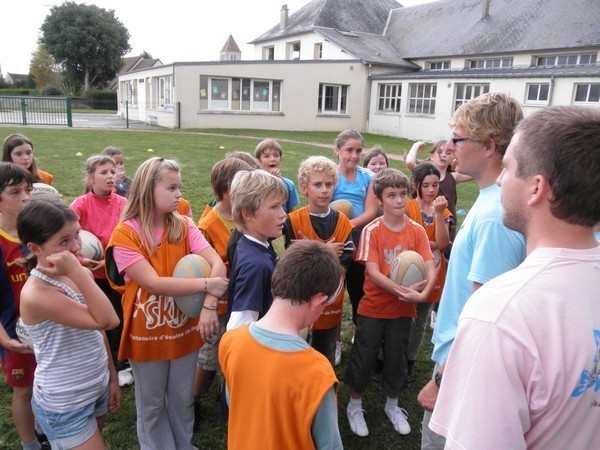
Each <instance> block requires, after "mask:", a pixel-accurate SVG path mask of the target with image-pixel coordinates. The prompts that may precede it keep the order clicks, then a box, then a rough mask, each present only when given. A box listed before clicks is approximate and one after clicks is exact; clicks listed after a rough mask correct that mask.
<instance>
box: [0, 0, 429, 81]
mask: <svg viewBox="0 0 600 450" xmlns="http://www.w3.org/2000/svg"><path fill="white" fill-rule="evenodd" d="M74 1H75V2H76V3H86V4H95V5H97V6H99V7H101V8H105V9H109V10H110V9H112V10H114V11H115V15H116V17H117V18H118V19H119V20H120V21H121V22H122V23H123V25H124V26H125V28H127V30H128V31H129V35H130V38H129V44H130V46H131V51H130V53H128V54H127V55H126V56H137V55H140V54H141V53H142V52H143V51H147V52H148V53H150V54H151V55H152V57H153V58H158V59H160V60H161V61H162V63H163V64H169V63H172V62H184V61H218V60H219V57H220V51H221V48H223V45H224V44H225V41H226V40H227V38H228V37H229V35H230V34H231V35H232V36H233V38H234V39H235V41H236V43H237V44H238V46H239V47H240V49H241V50H242V59H253V56H254V51H253V47H252V46H251V45H248V44H247V43H248V42H250V41H251V40H253V39H255V38H257V37H258V36H260V35H261V34H263V33H264V32H265V31H267V30H268V29H270V28H271V27H273V26H274V25H277V24H278V23H279V13H280V11H281V6H282V5H283V4H287V5H288V9H289V14H290V15H292V14H294V12H296V11H298V10H299V9H300V8H301V7H302V6H304V5H306V4H307V3H309V2H310V0H214V1H207V0H199V1H190V0H168V1H166V2H164V3H158V2H151V1H148V0H74ZM431 1H434V0H399V3H400V4H402V5H404V6H412V5H415V4H419V3H429V2H431ZM62 3H63V1H58V0H20V1H6V0H5V1H3V2H2V7H1V11H2V13H1V15H0V69H1V71H2V74H3V75H4V76H6V73H7V72H11V73H23V74H25V73H29V62H30V60H31V54H32V53H33V52H34V51H35V50H36V48H37V40H38V37H39V31H40V27H41V25H42V23H43V22H44V19H45V17H46V16H47V15H48V14H49V13H50V9H51V8H52V6H58V5H60V4H62ZM160 5H163V6H162V7H159V6H160ZM19 17H20V19H19Z"/></svg>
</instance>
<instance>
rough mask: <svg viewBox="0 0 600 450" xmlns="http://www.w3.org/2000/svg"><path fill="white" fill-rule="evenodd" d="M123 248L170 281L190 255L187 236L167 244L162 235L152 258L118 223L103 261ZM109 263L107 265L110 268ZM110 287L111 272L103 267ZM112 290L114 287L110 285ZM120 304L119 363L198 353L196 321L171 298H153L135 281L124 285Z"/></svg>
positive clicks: (133, 233) (136, 237)
mask: <svg viewBox="0 0 600 450" xmlns="http://www.w3.org/2000/svg"><path fill="white" fill-rule="evenodd" d="M114 246H117V247H123V248H127V249H130V250H133V251H135V252H137V253H140V254H141V255H144V258H145V259H146V260H147V261H148V262H149V263H150V265H151V266H152V267H153V268H154V270H156V273H157V274H158V275H159V276H161V277H170V276H172V274H173V270H174V269H175V266H176V265H177V262H178V261H179V260H180V259H181V258H183V257H184V256H185V255H187V254H189V253H190V248H189V244H188V238H187V232H186V235H185V236H184V238H183V239H182V240H181V242H179V243H177V244H171V243H169V241H167V238H166V233H163V238H162V242H161V243H160V245H158V246H157V248H156V253H155V254H154V255H149V254H148V253H147V252H146V251H145V250H144V248H143V246H142V239H141V237H140V235H139V234H138V233H137V232H136V231H135V230H133V228H131V227H130V226H129V225H127V224H125V223H123V222H121V223H119V224H118V225H117V227H116V228H115V231H114V232H113V234H112V237H111V239H110V242H109V243H108V248H107V255H106V258H107V261H108V260H109V259H110V258H111V255H112V247H114ZM111 264H112V262H108V264H107V266H110V265H111ZM107 274H108V277H109V280H110V281H111V284H113V283H114V272H112V271H111V270H110V268H109V267H107ZM113 286H114V284H113ZM121 302H122V304H123V334H122V336H121V345H120V348H119V360H125V359H127V358H131V359H133V360H134V361H138V362H148V361H158V360H171V359H177V358H181V357H182V356H185V355H187V354H188V353H190V352H192V351H195V350H198V349H199V348H200V347H201V346H202V344H203V342H202V339H201V338H200V333H199V332H198V318H192V317H188V316H186V315H185V314H183V313H182V312H181V311H180V310H179V308H177V305H175V302H174V301H173V297H171V296H166V295H158V296H157V295H153V294H150V293H149V292H146V291H144V290H143V289H142V287H141V286H140V285H139V284H138V283H137V282H136V281H135V280H128V281H127V282H126V283H125V291H124V293H123V298H122V300H121Z"/></svg>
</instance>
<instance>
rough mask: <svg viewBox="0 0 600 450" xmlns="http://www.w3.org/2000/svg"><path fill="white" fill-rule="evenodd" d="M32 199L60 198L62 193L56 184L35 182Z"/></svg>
mask: <svg viewBox="0 0 600 450" xmlns="http://www.w3.org/2000/svg"><path fill="white" fill-rule="evenodd" d="M31 198H32V199H47V200H60V193H59V192H58V191H57V190H56V188H55V187H54V186H50V185H49V184H45V183H33V191H31Z"/></svg>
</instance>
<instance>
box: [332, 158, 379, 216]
mask: <svg viewBox="0 0 600 450" xmlns="http://www.w3.org/2000/svg"><path fill="white" fill-rule="evenodd" d="M374 175H375V174H374V173H373V172H371V171H370V170H369V169H367V168H365V167H360V166H359V167H357V168H356V179H355V180H354V183H350V182H349V181H348V180H347V179H346V178H345V177H344V175H342V173H341V172H339V171H338V182H337V185H336V186H335V190H334V191H333V198H332V199H331V200H332V201H333V200H340V199H344V200H348V201H349V202H350V203H352V207H353V209H354V215H353V216H352V217H350V219H354V218H355V217H358V216H360V215H361V214H362V213H363V211H364V210H365V198H366V197H367V190H368V189H369V185H370V184H371V178H373V176H374Z"/></svg>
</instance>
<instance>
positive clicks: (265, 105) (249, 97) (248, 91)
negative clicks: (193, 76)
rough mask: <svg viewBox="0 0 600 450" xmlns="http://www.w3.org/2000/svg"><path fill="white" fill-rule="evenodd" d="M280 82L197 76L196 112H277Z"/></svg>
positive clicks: (279, 102)
mask: <svg viewBox="0 0 600 450" xmlns="http://www.w3.org/2000/svg"><path fill="white" fill-rule="evenodd" d="M280 93H281V81H279V80H254V79H251V78H223V77H210V76H208V75H200V109H202V110H227V111H271V112H273V111H280V105H281V98H280Z"/></svg>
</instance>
